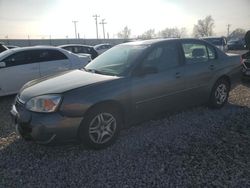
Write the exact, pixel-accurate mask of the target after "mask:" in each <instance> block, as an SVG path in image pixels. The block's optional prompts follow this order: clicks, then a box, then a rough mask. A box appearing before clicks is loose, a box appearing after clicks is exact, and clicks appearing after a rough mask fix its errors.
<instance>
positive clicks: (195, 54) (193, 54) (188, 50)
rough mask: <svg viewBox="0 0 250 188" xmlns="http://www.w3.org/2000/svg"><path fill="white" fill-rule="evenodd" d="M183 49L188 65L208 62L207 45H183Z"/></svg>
mask: <svg viewBox="0 0 250 188" xmlns="http://www.w3.org/2000/svg"><path fill="white" fill-rule="evenodd" d="M182 48H183V51H184V55H185V59H186V63H199V62H207V61H208V54H207V48H206V45H203V44H200V43H192V42H190V43H183V44H182Z"/></svg>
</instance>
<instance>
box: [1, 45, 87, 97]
mask: <svg viewBox="0 0 250 188" xmlns="http://www.w3.org/2000/svg"><path fill="white" fill-rule="evenodd" d="M89 61H90V59H89V58H88V57H79V56H77V55H75V54H72V53H69V52H68V51H66V50H63V49H60V48H56V47H25V48H14V49H10V50H7V51H5V52H2V53H1V54H0V96H4V95H10V94H14V93H17V92H18V91H19V90H20V88H21V87H22V86H23V84H25V83H26V82H28V81H30V80H33V79H36V78H39V77H42V76H46V75H51V74H55V73H58V72H62V71H66V70H71V69H78V68H83V67H84V66H85V65H86V64H87V63H88V62H89Z"/></svg>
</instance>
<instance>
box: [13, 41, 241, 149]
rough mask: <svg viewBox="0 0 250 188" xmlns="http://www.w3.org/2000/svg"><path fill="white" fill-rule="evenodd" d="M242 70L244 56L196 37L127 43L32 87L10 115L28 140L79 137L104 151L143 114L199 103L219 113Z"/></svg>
mask: <svg viewBox="0 0 250 188" xmlns="http://www.w3.org/2000/svg"><path fill="white" fill-rule="evenodd" d="M240 71H241V65H240V57H239V56H236V55H230V54H225V53H224V52H222V51H220V50H219V49H217V48H215V47H214V46H212V45H210V43H207V42H205V41H202V40H198V39H155V40H148V41H140V42H131V43H125V44H121V45H118V46H115V47H114V48H112V49H110V50H109V51H107V52H106V53H104V54H102V55H100V56H99V57H97V58H96V59H95V60H93V61H92V62H91V63H89V64H88V65H87V66H86V67H85V68H84V69H82V70H74V71H68V72H65V73H61V74H58V75H54V76H51V77H47V78H42V79H38V80H33V81H31V82H28V83H27V84H26V85H24V86H23V88H22V89H21V90H20V92H19V94H18V95H17V97H16V99H15V101H14V104H13V106H12V109H11V114H12V117H13V122H14V123H15V125H16V127H17V130H18V132H19V133H20V135H21V136H22V137H23V138H24V139H26V140H34V141H36V142H38V143H42V144H48V143H51V142H61V141H71V140H80V141H81V142H83V144H85V145H86V146H88V147H90V148H94V149H101V148H105V147H107V146H109V145H111V144H112V143H113V142H114V141H115V139H116V138H117V136H118V133H119V131H120V130H121V129H122V128H124V127H125V126H127V125H131V124H132V123H135V122H138V121H141V120H142V119H144V118H145V117H152V115H154V114H157V113H160V112H165V111H173V110H178V109H182V108H183V107H188V106H194V105H201V104H208V105H209V106H211V107H213V108H221V107H222V106H223V105H224V104H225V103H226V102H227V99H228V95H229V91H230V89H231V88H232V87H233V86H234V85H235V84H236V83H237V81H238V80H239V79H240Z"/></svg>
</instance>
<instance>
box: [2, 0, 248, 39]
mask: <svg viewBox="0 0 250 188" xmlns="http://www.w3.org/2000/svg"><path fill="white" fill-rule="evenodd" d="M249 10H250V0H88V1H87V0H0V26H1V27H0V38H5V37H6V36H8V38H27V36H28V35H29V36H30V38H42V37H43V38H48V37H49V35H51V36H52V38H65V37H66V36H68V37H69V38H73V37H74V25H73V23H72V20H77V21H79V22H78V23H77V31H78V33H79V34H80V37H81V38H84V37H85V38H95V37H96V30H95V21H94V18H93V17H92V16H93V15H94V14H98V15H100V18H99V21H98V22H100V21H101V19H103V18H104V19H106V22H107V24H106V25H105V30H106V32H108V33H109V35H110V37H116V34H117V33H118V32H119V31H120V30H122V29H123V28H124V27H125V26H126V25H127V26H128V27H129V28H130V29H131V32H132V36H137V35H140V34H142V33H143V32H144V31H146V30H148V29H155V31H156V32H158V31H160V30H162V29H164V28H166V27H179V28H181V27H186V28H187V31H188V34H189V35H191V34H192V29H193V25H194V24H196V23H197V20H198V19H203V18H204V17H206V16H207V15H211V16H212V17H213V18H214V20H215V29H214V31H215V33H216V35H226V31H227V30H226V25H227V24H231V28H230V29H231V30H233V29H235V28H243V29H246V30H249V29H250V11H249ZM98 25H99V24H98ZM99 36H100V37H102V36H103V35H102V27H101V25H99Z"/></svg>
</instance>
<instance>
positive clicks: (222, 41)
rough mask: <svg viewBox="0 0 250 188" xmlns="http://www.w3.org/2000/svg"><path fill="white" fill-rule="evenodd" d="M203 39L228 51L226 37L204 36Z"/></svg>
mask: <svg viewBox="0 0 250 188" xmlns="http://www.w3.org/2000/svg"><path fill="white" fill-rule="evenodd" d="M202 39H203V40H205V41H207V42H210V43H211V44H213V45H215V46H216V47H217V48H219V49H220V50H222V51H223V52H227V50H228V46H227V40H226V38H225V37H203V38H202Z"/></svg>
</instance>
